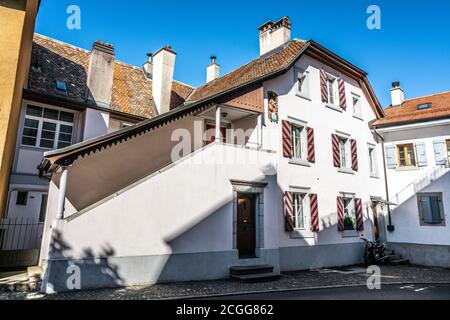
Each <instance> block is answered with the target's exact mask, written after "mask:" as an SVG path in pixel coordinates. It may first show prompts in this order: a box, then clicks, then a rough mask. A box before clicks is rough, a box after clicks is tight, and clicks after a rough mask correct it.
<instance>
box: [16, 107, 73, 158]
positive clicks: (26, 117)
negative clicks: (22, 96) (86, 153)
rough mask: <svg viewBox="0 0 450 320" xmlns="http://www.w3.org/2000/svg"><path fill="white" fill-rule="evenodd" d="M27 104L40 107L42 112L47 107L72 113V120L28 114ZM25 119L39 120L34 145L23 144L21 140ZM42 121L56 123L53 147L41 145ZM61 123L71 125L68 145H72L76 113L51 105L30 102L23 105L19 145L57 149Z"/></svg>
mask: <svg viewBox="0 0 450 320" xmlns="http://www.w3.org/2000/svg"><path fill="white" fill-rule="evenodd" d="M29 106H35V107H39V108H42V112H44V109H49V110H54V111H58V112H65V113H70V114H72V115H73V122H66V121H62V120H54V119H48V118H44V116H43V115H42V116H41V117H38V116H32V115H28V114H27V108H28V107H29ZM26 119H29V120H35V121H38V122H39V125H38V128H37V131H38V132H37V136H36V143H35V145H34V146H32V145H28V144H24V143H23V142H22V138H23V136H24V134H23V131H24V128H25V121H26ZM44 122H48V123H53V124H55V125H56V129H55V139H54V141H53V147H52V148H46V147H41V138H42V130H43V124H44ZM61 125H64V126H70V127H72V134H71V136H72V137H71V141H70V145H72V144H73V143H74V141H75V135H76V114H75V113H74V112H71V111H67V110H64V109H60V108H53V107H48V106H43V105H37V104H32V103H29V104H27V105H25V110H24V117H23V125H22V129H21V135H20V146H21V147H24V148H36V149H41V150H55V149H58V143H59V134H60V128H61Z"/></svg>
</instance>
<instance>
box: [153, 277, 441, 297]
mask: <svg viewBox="0 0 450 320" xmlns="http://www.w3.org/2000/svg"><path fill="white" fill-rule="evenodd" d="M430 284H449V285H450V281H433V282H389V283H382V284H381V285H382V286H388V285H389V286H390V285H430ZM365 286H367V284H344V285H328V286H317V287H306V288H305V287H303V288H289V289H273V290H256V291H255V290H254V291H239V292H229V293H220V294H212V295H192V296H183V297H169V298H161V299H156V300H167V301H171V300H172V301H173V300H195V299H204V298H211V300H213V298H219V297H229V296H241V295H249V294H262V293H278V292H293V291H307V290H323V289H339V288H357V287H365Z"/></svg>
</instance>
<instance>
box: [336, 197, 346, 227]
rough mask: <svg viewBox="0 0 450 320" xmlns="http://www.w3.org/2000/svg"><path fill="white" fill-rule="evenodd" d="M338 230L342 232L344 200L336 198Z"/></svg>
mask: <svg viewBox="0 0 450 320" xmlns="http://www.w3.org/2000/svg"><path fill="white" fill-rule="evenodd" d="M337 215H338V230H339V231H340V232H342V231H344V229H345V228H344V198H342V197H338V198H337Z"/></svg>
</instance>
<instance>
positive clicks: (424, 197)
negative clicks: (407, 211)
mask: <svg viewBox="0 0 450 320" xmlns="http://www.w3.org/2000/svg"><path fill="white" fill-rule="evenodd" d="M417 200H418V205H419V216H420V225H422V226H445V215H444V207H443V202H442V193H440V192H438V193H419V194H417Z"/></svg>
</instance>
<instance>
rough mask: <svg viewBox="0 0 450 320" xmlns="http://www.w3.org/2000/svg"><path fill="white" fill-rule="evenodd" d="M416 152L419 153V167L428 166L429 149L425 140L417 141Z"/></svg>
mask: <svg viewBox="0 0 450 320" xmlns="http://www.w3.org/2000/svg"><path fill="white" fill-rule="evenodd" d="M416 153H417V165H418V166H419V167H426V166H427V165H428V162H427V150H426V147H425V143H424V142H419V143H416Z"/></svg>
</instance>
